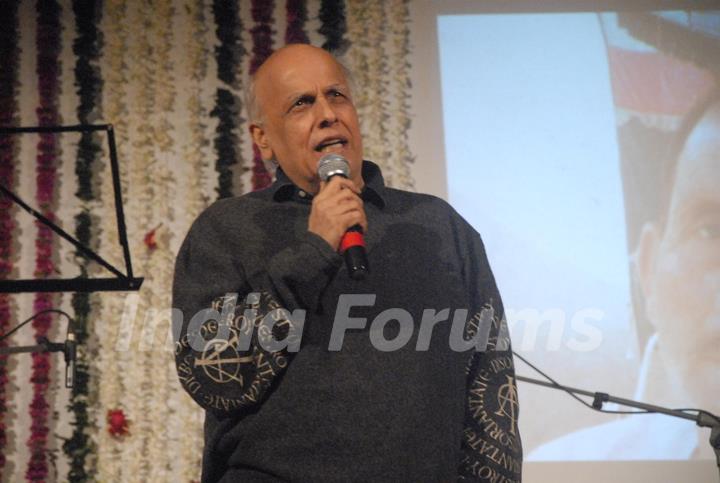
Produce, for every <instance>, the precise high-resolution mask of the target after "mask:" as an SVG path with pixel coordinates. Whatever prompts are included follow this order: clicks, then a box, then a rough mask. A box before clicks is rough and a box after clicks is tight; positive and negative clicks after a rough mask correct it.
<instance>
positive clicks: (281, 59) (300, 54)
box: [255, 50, 348, 101]
mask: <svg viewBox="0 0 720 483" xmlns="http://www.w3.org/2000/svg"><path fill="white" fill-rule="evenodd" d="M255 83H256V89H257V92H258V96H260V97H263V98H265V99H264V100H266V101H267V100H272V99H275V98H277V97H281V98H282V97H284V96H287V95H292V94H294V93H302V92H305V91H311V90H314V89H317V88H324V87H327V86H331V85H345V86H347V85H348V81H347V78H346V76H345V72H344V70H343V68H342V66H341V65H340V63H339V62H338V61H337V60H335V58H333V57H332V56H331V55H330V54H328V53H326V52H324V51H316V50H311V51H297V50H291V51H286V52H282V53H281V54H279V55H278V56H277V57H275V58H273V57H272V56H271V57H270V58H269V59H268V61H267V62H266V63H265V64H263V65H262V66H261V67H260V69H258V72H257V74H256V78H255Z"/></svg>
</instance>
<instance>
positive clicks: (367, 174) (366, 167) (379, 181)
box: [268, 161, 385, 208]
mask: <svg viewBox="0 0 720 483" xmlns="http://www.w3.org/2000/svg"><path fill="white" fill-rule="evenodd" d="M275 177H276V179H275V182H274V183H273V184H272V186H270V188H268V190H269V191H270V194H271V195H272V198H273V199H274V200H275V201H289V200H296V201H303V200H304V201H310V200H312V195H311V194H310V193H305V192H304V191H303V190H301V189H300V188H298V187H297V186H295V185H294V184H293V182H292V181H291V180H290V178H288V176H287V175H286V174H285V173H284V172H283V170H282V169H280V167H278V168H277V171H276V172H275ZM362 177H363V181H365V187H364V188H363V191H362V198H363V201H369V202H370V203H373V204H374V205H376V206H377V207H378V208H384V207H385V197H384V196H383V193H384V191H385V180H383V177H382V173H381V172H380V167H379V166H378V165H377V164H375V163H373V162H372V161H363V165H362Z"/></svg>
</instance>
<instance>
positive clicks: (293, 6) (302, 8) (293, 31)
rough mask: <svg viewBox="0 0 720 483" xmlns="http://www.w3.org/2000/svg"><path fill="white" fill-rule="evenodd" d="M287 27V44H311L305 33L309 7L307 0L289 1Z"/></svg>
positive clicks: (286, 9)
mask: <svg viewBox="0 0 720 483" xmlns="http://www.w3.org/2000/svg"><path fill="white" fill-rule="evenodd" d="M285 13H286V16H287V25H286V27H285V43H286V44H307V43H309V42H310V40H309V39H308V36H307V34H306V33H305V30H304V29H305V22H307V16H308V14H307V5H306V3H305V0H287V3H286V4H285Z"/></svg>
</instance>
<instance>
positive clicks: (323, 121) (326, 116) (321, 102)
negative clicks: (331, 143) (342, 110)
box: [315, 96, 337, 127]
mask: <svg viewBox="0 0 720 483" xmlns="http://www.w3.org/2000/svg"><path fill="white" fill-rule="evenodd" d="M315 107H316V108H317V109H318V118H319V121H320V123H319V124H320V127H328V126H331V125H333V124H335V122H337V113H336V112H335V109H334V107H333V105H332V104H331V103H330V102H329V101H328V99H327V97H325V96H320V97H319V98H318V100H317V101H316V102H315Z"/></svg>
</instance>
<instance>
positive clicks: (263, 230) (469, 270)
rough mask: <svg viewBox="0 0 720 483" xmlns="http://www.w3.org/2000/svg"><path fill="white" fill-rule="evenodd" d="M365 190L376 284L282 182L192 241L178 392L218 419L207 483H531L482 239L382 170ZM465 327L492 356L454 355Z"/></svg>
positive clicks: (179, 269)
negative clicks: (386, 179)
mask: <svg viewBox="0 0 720 483" xmlns="http://www.w3.org/2000/svg"><path fill="white" fill-rule="evenodd" d="M363 178H364V180H365V186H366V187H365V189H364V191H363V200H364V202H365V211H366V214H367V218H368V226H369V230H368V233H367V234H366V235H365V240H366V249H367V253H368V260H369V263H370V274H369V275H368V276H367V277H366V278H365V279H364V280H361V281H355V280H352V279H350V277H349V276H348V273H347V271H346V268H345V266H344V264H343V263H342V258H341V256H340V255H338V254H337V253H336V252H334V251H333V250H332V248H331V247H330V246H329V245H328V244H327V243H326V242H325V241H324V240H322V239H321V238H320V237H318V236H316V235H314V234H312V233H310V232H308V231H307V218H308V215H309V212H310V207H311V196H310V195H309V194H307V193H304V192H302V191H301V190H299V189H298V188H297V187H295V186H294V185H293V184H292V183H291V182H290V180H289V179H288V178H287V176H285V175H284V174H283V173H282V171H281V170H278V176H277V181H276V182H275V183H274V184H273V186H272V187H270V188H268V189H266V190H263V191H258V192H254V193H250V194H247V195H244V196H240V197H236V198H230V199H224V200H221V201H218V202H216V203H215V204H213V205H212V206H210V207H209V208H208V209H207V210H206V211H205V212H203V213H202V214H201V215H200V216H199V217H198V219H197V220H196V221H195V222H194V224H193V226H192V228H191V229H190V232H189V233H188V235H187V238H186V239H185V242H184V243H183V245H182V248H181V249H180V253H179V254H178V257H177V262H176V267H175V280H174V285H173V306H174V307H175V308H177V309H179V311H180V313H181V314H182V316H177V317H176V318H175V320H174V330H175V333H176V341H177V343H176V361H177V367H178V374H179V376H180V381H181V383H182V385H183V387H184V388H185V389H186V390H187V391H188V393H189V394H190V395H191V396H192V397H193V398H194V399H195V401H197V402H198V403H199V404H200V405H201V406H202V407H203V408H205V409H206V421H205V451H204V457H203V481H204V482H213V481H220V480H221V479H222V481H282V480H293V481H450V480H456V479H460V480H462V479H465V478H467V479H470V480H478V481H499V482H503V481H519V480H520V467H521V461H522V450H521V444H520V437H519V433H518V429H517V417H518V405H517V391H516V388H515V381H514V369H513V364H512V355H511V352H510V347H509V338H508V337H507V331H506V328H505V326H504V317H503V309H502V303H501V301H500V297H499V294H498V292H497V289H496V286H495V282H494V279H493V276H492V272H491V271H490V267H489V265H488V262H487V258H486V255H485V252H484V248H483V245H482V242H481V240H480V237H479V235H478V234H477V232H475V230H473V229H472V227H470V226H469V225H468V224H467V223H466V222H465V220H463V219H462V218H461V217H460V216H459V215H458V214H457V213H456V212H455V211H454V210H453V209H452V208H451V207H450V206H449V205H448V204H447V203H445V202H444V201H442V200H440V199H438V198H435V197H432V196H429V195H421V194H415V193H410V192H405V191H400V190H395V189H391V188H387V187H385V186H384V183H383V180H382V175H381V174H380V170H379V168H378V167H377V166H376V165H374V164H372V163H370V162H367V161H366V162H365V163H364V165H363ZM228 294H230V295H228ZM233 294H235V295H233ZM353 295H359V297H355V298H352V296H353ZM348 296H350V298H348ZM348 300H350V303H348ZM339 302H340V303H339ZM207 309H211V310H207ZM387 309H395V310H393V311H390V312H388V311H387ZM446 309H447V310H446ZM462 309H465V310H467V313H465V312H463V310H462ZM203 310H205V312H202V311H203ZM212 310H215V311H216V312H213V311H212ZM293 310H295V311H296V312H294V313H292V314H290V312H291V311H293ZM303 312H304V313H303ZM267 314H270V316H268V317H266V315H267ZM193 317H195V318H194V319H193ZM423 317H425V319H423ZM363 319H364V320H366V323H363ZM443 319H444V320H443ZM454 319H455V320H456V321H457V320H459V321H460V322H461V323H460V324H459V325H460V329H461V337H460V339H459V341H460V342H462V340H473V339H472V338H473V337H475V340H478V341H480V342H481V344H480V345H477V344H476V347H480V346H482V347H480V349H481V350H475V349H469V350H468V349H467V347H459V346H461V345H462V344H459V343H458V337H454V340H455V342H454V343H451V342H452V340H453V335H455V336H457V333H454V334H453V333H452V325H453V320H454ZM431 321H434V323H430V322H431ZM456 325H458V324H457V323H456ZM351 326H352V327H351ZM343 328H345V329H347V330H338V329H343ZM456 328H457V327H456ZM334 330H335V333H333V331H334ZM338 334H341V335H342V338H341V340H340V339H339V338H338ZM273 341H274V342H283V341H284V343H285V344H284V346H283V344H279V346H272V345H271V344H268V342H273ZM403 342H405V343H404V344H403ZM484 342H487V344H485V343H484ZM393 343H394V346H393ZM383 344H384V345H383ZM298 348H299V350H297V349H298ZM418 349H420V350H418Z"/></svg>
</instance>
